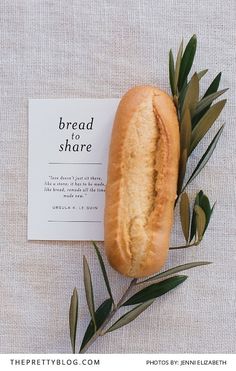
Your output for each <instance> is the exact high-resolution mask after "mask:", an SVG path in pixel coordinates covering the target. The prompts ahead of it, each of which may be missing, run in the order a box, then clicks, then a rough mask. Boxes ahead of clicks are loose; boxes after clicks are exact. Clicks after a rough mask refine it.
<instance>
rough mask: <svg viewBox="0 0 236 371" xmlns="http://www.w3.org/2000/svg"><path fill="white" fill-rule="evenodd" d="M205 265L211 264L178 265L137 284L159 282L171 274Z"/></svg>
mask: <svg viewBox="0 0 236 371" xmlns="http://www.w3.org/2000/svg"><path fill="white" fill-rule="evenodd" d="M207 264H212V263H211V262H194V263H187V264H182V265H179V266H177V267H174V268H170V269H168V270H167V271H165V272H161V273H158V274H156V275H155V276H153V277H150V278H147V279H146V280H144V281H141V282H138V284H143V283H146V282H151V281H154V280H159V279H161V278H164V277H168V276H170V275H172V274H175V273H179V272H182V271H185V270H187V269H191V268H195V267H199V266H201V265H207Z"/></svg>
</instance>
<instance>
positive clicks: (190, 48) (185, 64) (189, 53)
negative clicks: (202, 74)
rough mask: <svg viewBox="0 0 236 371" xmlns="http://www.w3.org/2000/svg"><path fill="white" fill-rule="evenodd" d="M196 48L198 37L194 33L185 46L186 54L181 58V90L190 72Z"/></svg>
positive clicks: (179, 86) (179, 82)
mask: <svg viewBox="0 0 236 371" xmlns="http://www.w3.org/2000/svg"><path fill="white" fill-rule="evenodd" d="M196 48H197V38H196V35H193V36H192V37H191V39H190V40H189V42H188V44H187V46H186V48H185V51H184V54H183V57H182V60H181V64H180V71H179V81H178V88H179V91H181V90H182V88H183V85H184V83H185V81H187V78H188V74H189V72H190V70H191V67H192V64H193V60H194V56H195V53H196Z"/></svg>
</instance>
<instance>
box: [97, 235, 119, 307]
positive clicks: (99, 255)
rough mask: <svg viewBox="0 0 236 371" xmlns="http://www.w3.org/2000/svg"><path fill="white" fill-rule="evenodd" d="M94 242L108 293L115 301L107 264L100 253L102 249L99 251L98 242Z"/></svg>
mask: <svg viewBox="0 0 236 371" xmlns="http://www.w3.org/2000/svg"><path fill="white" fill-rule="evenodd" d="M92 244H93V246H94V248H95V251H96V254H97V257H98V261H99V263H100V266H101V270H102V274H103V278H104V281H105V284H106V287H107V291H108V294H109V296H110V298H111V300H112V302H113V303H114V299H113V296H112V292H111V286H110V283H109V280H108V276H107V272H106V268H105V264H104V262H103V259H102V256H101V254H100V251H99V249H98V247H97V245H96V243H95V242H94V241H92Z"/></svg>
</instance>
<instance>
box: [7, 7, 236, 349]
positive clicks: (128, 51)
mask: <svg viewBox="0 0 236 371" xmlns="http://www.w3.org/2000/svg"><path fill="white" fill-rule="evenodd" d="M235 7H236V6H235V1H234V0H207V1H205V0H198V1H196V0H189V1H187V0H186V1H179V0H169V1H167V0H165V1H163V0H137V1H135V0H130V1H129V0H119V1H108V0H102V1H99V0H93V1H85V0H79V1H78V0H67V1H66V0H58V1H56V0H47V1H45V0H12V1H9V0H1V2H0V17H1V30H0V40H1V41H0V43H1V44H0V46H1V54H0V66H1V67H0V68H1V70H0V95H1V105H0V116H1V135H0V140H1V157H0V161H1V174H0V182H1V193H0V197H1V200H0V206H1V207H0V215H1V231H0V285H1V289H0V303H1V305H0V351H1V352H2V353H4V352H13V353H28V352H32V353H57V352H58V353H60V352H61V353H66V352H70V351H71V348H70V340H69V331H68V306H69V300H70V296H71V292H72V289H73V287H74V286H76V287H77V288H78V292H79V328H78V342H80V340H81V337H82V335H83V332H84V330H85V327H86V324H87V321H88V319H89V314H88V310H87V307H86V302H85V295H84V289H83V280H82V256H83V254H85V255H86V256H87V258H88V261H89V264H90V265H91V269H92V272H93V278H94V285H95V293H96V294H95V299H96V304H97V305H99V304H100V303H101V302H102V301H103V299H105V298H106V290H105V288H104V285H103V283H102V278H101V273H100V268H99V265H98V263H97V260H96V257H95V254H94V251H93V250H92V248H91V246H90V243H86V242H83V243H81V242H60V241H53V242H47V241H42V242H39V241H37V242H28V241H27V236H26V227H27V125H28V122H27V100H28V98H70V97H73V98H74V97H98V98H102V97H120V96H121V95H122V94H123V93H124V92H125V91H126V90H127V89H128V88H129V87H131V86H133V85H135V84H157V85H158V86H160V87H161V88H163V89H166V90H168V89H169V88H168V51H169V49H170V48H171V47H173V48H174V52H176V49H177V46H178V45H179V43H180V41H181V38H182V37H184V39H185V40H188V39H189V38H190V36H191V35H192V34H193V33H196V34H197V37H198V51H197V56H196V62H195V68H196V70H201V69H204V68H207V67H208V68H209V72H208V75H207V76H206V77H205V78H204V83H203V87H204V88H206V87H207V85H208V84H209V82H210V81H211V80H212V79H213V78H214V76H215V75H216V74H217V73H218V72H219V71H222V72H223V78H222V87H229V88H230V91H229V93H227V95H228V103H227V108H226V109H225V111H224V113H223V114H222V116H221V117H220V119H219V123H218V124H217V125H218V126H219V125H220V123H223V122H225V123H226V127H225V131H224V133H223V136H222V138H221V139H220V143H219V145H218V148H217V149H216V151H215V153H214V155H213V157H212V159H211V161H210V162H209V164H208V165H207V167H206V168H205V170H204V171H203V172H202V173H201V175H199V177H198V178H197V179H196V180H195V181H194V184H193V186H192V188H190V194H191V196H192V197H193V196H194V194H195V192H196V191H198V190H199V189H201V188H202V189H203V190H204V191H205V192H206V193H207V194H208V195H209V197H210V199H211V201H212V202H213V201H214V200H217V205H216V209H215V212H214V217H213V219H212V222H211V225H210V227H209V229H208V231H207V234H206V236H205V238H204V241H203V243H202V244H201V246H200V247H198V248H195V249H192V250H188V251H176V252H171V253H170V254H169V259H168V262H167V264H166V267H171V266H174V265H177V264H181V263H184V262H189V261H197V260H209V261H213V262H214V264H212V265H211V266H206V267H201V268H196V269H194V270H191V271H188V273H187V274H188V275H189V278H188V280H187V281H186V282H185V283H184V284H183V285H181V286H179V287H178V288H177V289H176V290H175V291H172V292H170V293H168V294H167V295H166V296H163V297H162V298H160V299H158V300H157V302H156V303H155V304H154V305H153V306H152V307H150V308H149V309H148V310H147V312H146V314H144V315H143V316H142V317H140V318H139V319H137V320H136V321H135V322H133V324H131V325H130V326H126V327H123V328H122V329H120V330H118V331H117V332H116V333H111V334H109V335H107V336H104V337H103V338H102V339H101V340H99V341H98V342H97V343H96V344H95V345H94V346H93V347H92V348H91V352H97V353H114V352H116V353H185V352H190V353H233V352H235V344H236V336H235V335H236V334H235V263H236V260H235V243H236V215H235V207H236V204H235V198H236V193H235V185H236V184H235V183H236V182H235V175H236V174H235V173H236V171H235V170H236V168H235V145H236V114H235V106H236V103H235V90H236V86H235V76H236V63H235V62H236V55H235V50H236V47H235V45H236V38H235V35H236V27H235V24H236V23H235V22H236V14H235V13H236V11H235ZM217 125H216V126H217ZM214 130H215V129H214ZM214 130H213V131H214ZM45 135H46V133H45ZM208 142H209V138H208ZM208 142H207V140H206V141H205V143H204V145H203V147H204V146H206V145H207V143H208ZM203 147H202V148H203ZM196 158H197V153H196V156H195V159H194V161H196ZM173 240H174V241H177V240H178V241H181V242H183V240H182V235H181V232H180V230H179V228H176V229H175V231H174V232H173ZM100 246H101V247H102V244H100ZM108 272H109V276H110V279H111V282H112V287H113V288H114V293H115V296H116V297H117V298H118V297H119V295H120V294H121V292H123V291H124V289H125V287H126V286H127V285H128V282H129V280H128V279H126V278H124V277H121V276H120V275H119V274H117V273H116V272H115V271H113V270H112V269H111V268H109V269H108Z"/></svg>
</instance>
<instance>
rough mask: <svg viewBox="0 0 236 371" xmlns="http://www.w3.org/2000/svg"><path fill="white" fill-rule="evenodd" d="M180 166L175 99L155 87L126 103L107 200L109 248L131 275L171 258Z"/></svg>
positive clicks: (135, 92)
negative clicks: (172, 229)
mask: <svg viewBox="0 0 236 371" xmlns="http://www.w3.org/2000/svg"><path fill="white" fill-rule="evenodd" d="M178 163H179V124H178V119H177V113H176V109H175V106H174V104H173V101H172V99H171V98H170V97H169V96H168V95H167V94H166V93H164V92H163V91H161V90H159V89H157V88H154V87H152V86H140V87H135V88H132V89H131V90H129V91H128V92H127V93H126V94H125V95H124V96H123V98H122V99H121V102H120V104H119V107H118V110H117V113H116V117H115V122H114V126H113V131H112V138H111V144H110V153H109V165H108V179H107V185H106V193H105V194H106V197H105V216H104V225H105V249H106V254H107V257H108V260H109V262H110V264H111V265H112V266H113V268H114V269H116V270H117V271H118V272H120V273H122V274H124V275H126V276H129V277H136V278H138V277H144V276H148V275H151V274H153V273H155V272H157V271H159V270H160V268H161V267H162V266H163V265H164V263H165V260H166V258H167V254H168V248H169V239H170V232H171V227H172V222H173V208H174V202H175V199H176V188H177V178H178Z"/></svg>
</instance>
